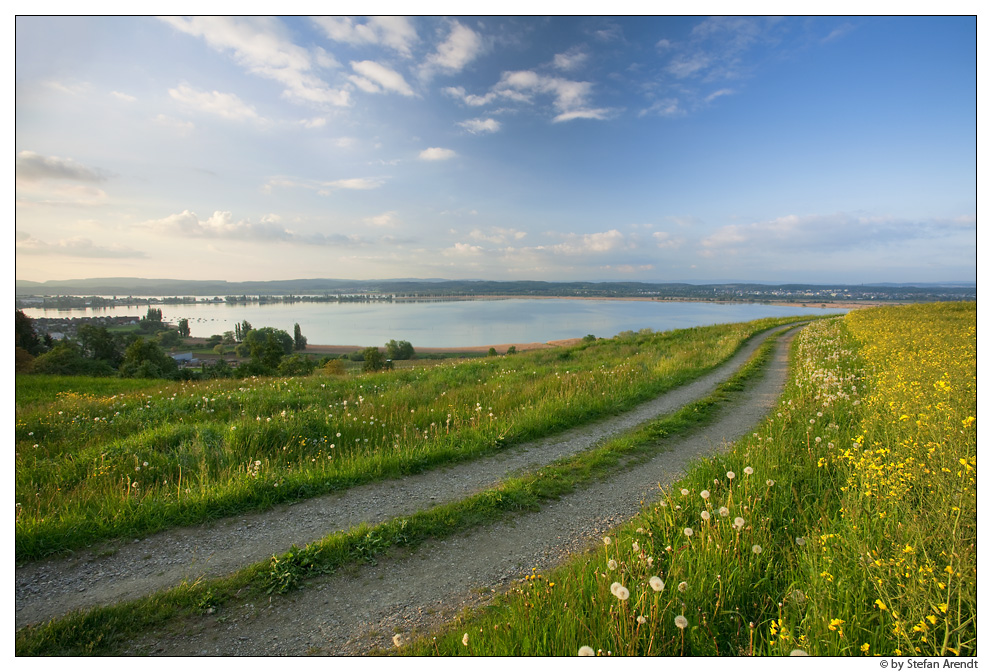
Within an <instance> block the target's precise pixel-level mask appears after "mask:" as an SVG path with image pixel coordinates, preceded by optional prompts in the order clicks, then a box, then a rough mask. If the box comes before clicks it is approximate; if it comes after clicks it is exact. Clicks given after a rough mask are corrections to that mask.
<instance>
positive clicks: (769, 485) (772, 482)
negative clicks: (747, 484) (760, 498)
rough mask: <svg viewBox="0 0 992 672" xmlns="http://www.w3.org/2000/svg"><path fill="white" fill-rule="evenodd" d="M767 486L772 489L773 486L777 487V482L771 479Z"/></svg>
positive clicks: (766, 483)
mask: <svg viewBox="0 0 992 672" xmlns="http://www.w3.org/2000/svg"><path fill="white" fill-rule="evenodd" d="M765 485H767V486H768V487H769V488H770V487H772V486H773V485H775V481H773V480H772V479H770V478H769V479H768V480H767V481H765Z"/></svg>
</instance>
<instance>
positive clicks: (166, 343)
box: [158, 330, 182, 348]
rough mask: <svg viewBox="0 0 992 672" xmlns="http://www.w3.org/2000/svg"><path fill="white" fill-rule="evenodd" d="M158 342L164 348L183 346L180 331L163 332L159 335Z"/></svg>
mask: <svg viewBox="0 0 992 672" xmlns="http://www.w3.org/2000/svg"><path fill="white" fill-rule="evenodd" d="M158 342H159V345H161V346H162V347H163V348H175V347H177V346H180V345H182V339H181V338H180V337H179V332H178V331H171V330H170V331H163V332H162V333H161V334H159V335H158Z"/></svg>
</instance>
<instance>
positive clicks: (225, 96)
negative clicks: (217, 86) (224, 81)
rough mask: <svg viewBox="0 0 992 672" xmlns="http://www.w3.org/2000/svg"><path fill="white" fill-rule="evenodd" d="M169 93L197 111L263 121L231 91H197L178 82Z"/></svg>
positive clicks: (234, 119)
mask: <svg viewBox="0 0 992 672" xmlns="http://www.w3.org/2000/svg"><path fill="white" fill-rule="evenodd" d="M169 95H170V96H172V98H173V99H174V100H177V101H178V102H180V103H182V104H183V105H186V106H187V107H190V108H192V109H194V110H197V111H199V112H206V113H207V114H212V115H215V116H218V117H223V118H224V119H230V120H232V121H256V122H257V121H264V119H263V118H262V117H260V116H258V113H257V112H255V108H254V107H252V106H251V105H248V104H247V103H245V102H244V101H243V100H241V99H240V98H239V97H238V96H236V95H235V94H233V93H221V92H220V91H197V90H195V89H194V88H192V87H191V86H189V85H188V84H180V85H179V86H177V87H176V88H174V89H169Z"/></svg>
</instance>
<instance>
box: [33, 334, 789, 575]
mask: <svg viewBox="0 0 992 672" xmlns="http://www.w3.org/2000/svg"><path fill="white" fill-rule="evenodd" d="M791 319H794V318H786V319H780V320H761V321H757V322H751V323H747V324H736V325H718V326H714V327H704V328H696V329H686V330H678V331H672V332H665V333H662V334H651V333H642V334H638V335H635V336H632V337H629V338H623V339H621V338H617V339H611V340H608V341H597V342H595V343H591V344H590V343H584V344H582V345H579V346H576V347H573V348H567V349H554V350H546V351H538V352H535V353H523V354H520V355H516V356H514V357H501V358H488V359H484V360H478V361H474V362H470V363H461V364H444V365H439V366H434V367H431V368H429V369H410V370H402V371H393V372H387V373H381V374H374V375H366V376H358V377H336V376H334V377H328V376H311V377H306V378H288V379H286V378H284V379H272V378H264V379H263V378H259V379H250V380H241V381H228V380H223V381H209V382H198V383H166V384H161V385H159V386H157V387H155V388H144V389H140V390H138V391H125V390H124V389H121V390H120V391H115V390H114V389H109V390H107V389H100V390H93V391H91V392H66V393H63V394H61V395H59V398H58V399H57V400H56V401H53V402H50V403H38V402H36V403H27V402H25V403H24V404H19V406H18V413H17V423H16V439H17V443H16V455H15V465H16V477H15V480H16V500H15V501H16V503H15V511H16V515H15V520H16V523H15V529H16V537H15V548H16V558H17V559H18V560H25V559H30V558H38V557H42V556H44V555H47V554H51V553H58V552H62V551H65V550H70V549H73V548H79V547H80V546H83V545H85V544H90V543H93V542H94V541H98V540H101V539H110V538H114V537H122V536H126V535H137V534H146V533H149V532H153V531H156V530H160V529H164V528H166V527H169V526H174V525H181V524H192V523H197V522H201V521H203V520H207V519H210V518H214V517H219V516H223V515H227V514H232V513H235V512H238V511H244V510H249V509H261V508H265V507H268V506H271V505H272V504H274V503H276V502H280V501H287V500H292V499H298V498H304V497H309V496H314V495H317V494H321V493H324V492H328V491H331V490H334V489H340V488H346V487H350V486H352V485H355V484H358V483H363V482H369V481H373V480H377V479H382V478H388V477H391V476H399V475H402V474H406V473H414V472H417V471H422V470H424V469H428V468H432V467H434V466H437V465H440V464H444V463H451V462H457V461H461V460H467V459H472V458H474V457H477V456H480V455H483V454H487V453H491V452H494V451H498V450H501V449H503V448H505V447H506V446H508V445H512V444H514V443H519V442H521V441H525V440H528V439H533V438H536V437H540V436H544V435H547V434H550V433H552V432H555V431H558V430H561V429H563V428H566V427H570V426H574V425H577V424H580V423H583V422H587V421H589V420H591V419H594V418H596V417H601V416H604V415H608V414H612V413H616V412H618V411H621V410H624V409H627V408H630V407H632V406H633V405H635V404H637V403H638V402H641V401H644V400H646V399H648V398H650V397H651V396H654V395H657V394H659V393H661V392H664V391H665V390H668V389H671V388H673V387H676V386H677V385H680V384H682V383H684V382H687V381H688V380H691V379H693V378H695V377H698V376H700V375H702V374H703V373H705V372H706V371H708V370H710V369H712V368H713V367H714V366H716V365H717V364H719V363H720V362H722V361H724V360H726V359H727V358H729V357H730V356H731V355H732V354H733V353H734V352H735V351H736V350H737V349H738V348H739V347H741V345H742V344H743V343H744V342H745V341H746V340H747V339H748V338H750V337H751V336H752V335H753V334H754V333H756V332H757V331H760V330H763V329H766V328H769V327H771V326H773V325H775V324H781V323H783V322H785V321H789V320H791ZM27 380H32V379H22V378H19V379H18V381H19V382H18V385H19V386H20V385H22V384H25V382H26V381H27ZM22 381H24V382H22Z"/></svg>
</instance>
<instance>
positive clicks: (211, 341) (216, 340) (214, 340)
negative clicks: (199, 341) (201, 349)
mask: <svg viewBox="0 0 992 672" xmlns="http://www.w3.org/2000/svg"><path fill="white" fill-rule="evenodd" d="M223 342H224V337H223V336H221V335H220V334H214V335H213V336H211V337H209V338H208V339H207V342H206V343H204V345H205V346H206V347H208V348H216V347H217V346H218V345H220V344H221V343H223Z"/></svg>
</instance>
